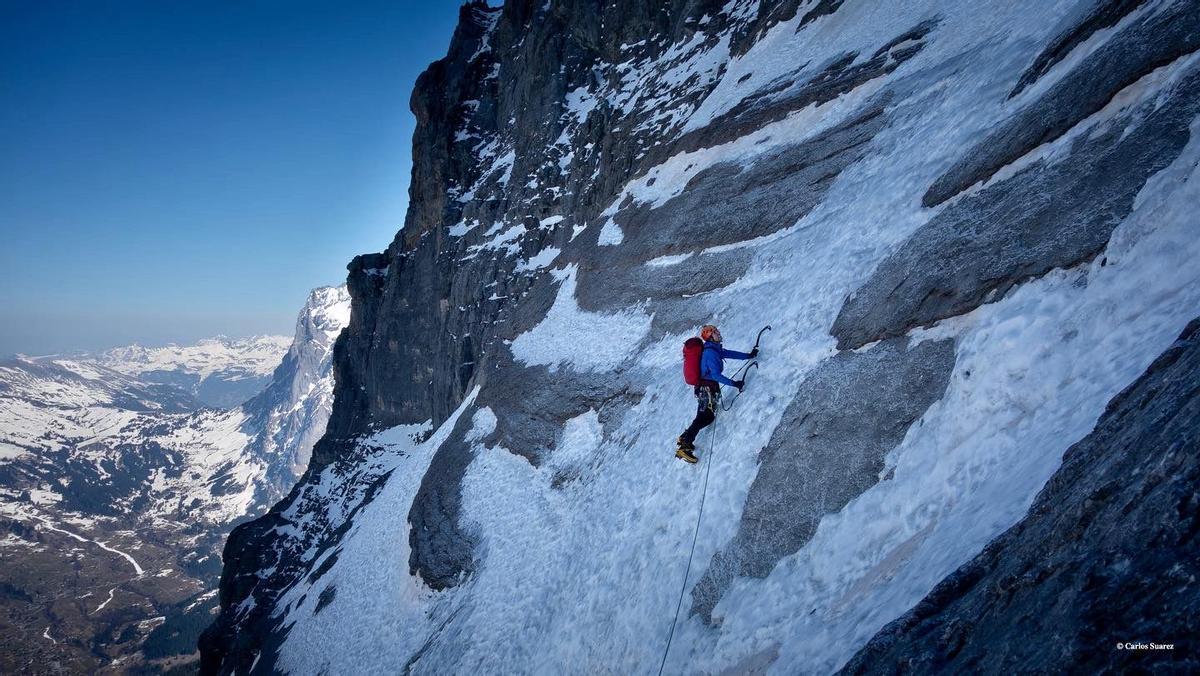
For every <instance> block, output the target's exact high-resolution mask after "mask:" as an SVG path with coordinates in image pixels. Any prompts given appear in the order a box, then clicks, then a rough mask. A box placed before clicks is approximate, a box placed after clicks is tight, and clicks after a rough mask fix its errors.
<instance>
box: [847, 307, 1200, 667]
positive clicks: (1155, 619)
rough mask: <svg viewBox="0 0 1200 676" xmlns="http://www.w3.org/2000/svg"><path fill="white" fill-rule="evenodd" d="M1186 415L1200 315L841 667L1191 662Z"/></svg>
mask: <svg viewBox="0 0 1200 676" xmlns="http://www.w3.org/2000/svg"><path fill="white" fill-rule="evenodd" d="M1197 419H1200V320H1197V321H1193V322H1192V323H1191V324H1190V325H1189V326H1188V327H1187V329H1186V330H1185V331H1184V332H1183V334H1182V335H1181V336H1180V337H1179V340H1178V341H1176V342H1175V344H1173V345H1172V346H1171V347H1170V348H1168V349H1167V350H1166V351H1165V352H1164V353H1163V354H1162V355H1160V356H1159V358H1158V359H1157V360H1155V362H1154V363H1153V364H1152V365H1151V366H1150V368H1148V369H1147V370H1146V372H1145V373H1144V374H1142V376H1141V377H1140V378H1138V380H1137V381H1136V382H1134V383H1133V384H1132V385H1130V386H1129V387H1128V388H1126V389H1125V391H1123V392H1122V393H1121V394H1119V395H1118V396H1116V397H1115V398H1114V399H1113V400H1112V401H1111V402H1109V405H1108V407H1107V409H1106V410H1105V412H1104V415H1102V416H1101V417H1100V420H1099V421H1098V422H1097V423H1096V427H1095V429H1094V430H1093V431H1092V432H1091V433H1090V434H1089V435H1088V436H1086V437H1084V438H1083V439H1082V440H1080V441H1079V442H1078V443H1076V444H1075V445H1074V446H1072V447H1071V448H1070V449H1068V450H1067V452H1066V454H1065V456H1064V457H1063V464H1062V467H1060V468H1059V470H1058V471H1057V472H1056V473H1055V474H1054V476H1053V477H1051V479H1050V481H1049V482H1047V484H1046V486H1045V487H1044V488H1043V489H1042V491H1041V493H1039V494H1038V497H1037V498H1036V499H1035V500H1034V503H1033V506H1032V507H1031V508H1030V510H1029V514H1028V515H1027V516H1026V517H1025V518H1024V519H1022V520H1021V521H1020V522H1019V523H1017V525H1015V526H1013V527H1012V528H1011V529H1009V530H1008V531H1007V532H1005V533H1004V534H1003V535H1002V536H1000V537H999V538H997V539H996V540H994V541H992V543H991V544H989V545H988V546H987V547H986V548H985V549H984V551H983V552H982V553H980V554H979V555H978V556H977V557H975V559H973V560H972V561H971V562H970V563H967V564H966V565H964V566H962V567H961V568H959V569H958V570H957V571H955V572H954V573H953V574H951V575H950V576H949V577H948V578H946V580H944V581H943V582H942V583H941V584H939V585H938V586H937V587H935V588H934V589H933V591H932V592H930V593H929V595H928V596H926V597H925V599H923V600H922V601H921V602H920V603H918V604H917V606H916V607H914V608H913V609H912V610H911V611H909V612H908V613H907V614H905V615H904V616H903V617H901V618H899V619H897V620H895V621H894V622H892V623H891V624H889V625H888V626H886V627H884V629H883V630H881V631H880V632H879V633H878V634H876V635H875V637H874V638H872V639H871V641H870V643H868V644H867V645H866V646H865V647H863V648H862V649H861V650H860V651H859V652H858V654H857V655H855V656H854V658H853V659H852V660H850V662H849V663H848V664H847V665H846V666H845V668H844V669H843V670H842V673H845V674H867V673H871V674H907V673H991V674H998V673H1034V672H1036V673H1092V674H1109V673H1111V674H1119V673H1178V674H1183V673H1196V672H1197V671H1200V656H1198V653H1197V651H1196V637H1197V636H1200V619H1198V618H1200V612H1198V611H1200V590H1198V588H1197V580H1200V539H1198V538H1197V534H1198V533H1200V497H1198V496H1200V426H1198V425H1197V424H1196V420H1197ZM1117 642H1138V643H1143V644H1147V645H1149V644H1150V643H1151V642H1155V643H1160V644H1174V649H1173V650H1153V649H1140V650H1122V649H1119V648H1118V647H1117Z"/></svg>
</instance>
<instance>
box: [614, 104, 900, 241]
mask: <svg viewBox="0 0 1200 676" xmlns="http://www.w3.org/2000/svg"><path fill="white" fill-rule="evenodd" d="M884 98H886V97H884ZM885 103H886V101H884V100H881V101H877V102H876V103H875V104H873V105H870V106H867V107H865V109H864V110H863V111H861V112H859V113H858V114H856V115H854V116H852V117H851V118H850V119H848V120H847V121H845V122H843V123H841V124H839V125H837V126H835V127H833V128H832V129H829V130H827V131H825V132H822V133H820V134H818V135H817V136H815V137H814V138H812V139H809V140H807V141H804V142H802V143H798V144H795V145H792V146H789V147H786V148H783V149H780V150H776V151H773V152H771V153H769V154H768V155H766V156H764V157H760V158H757V159H756V161H755V162H754V163H752V164H750V165H749V166H743V165H741V164H736V163H721V164H717V165H714V166H712V167H710V168H708V169H705V170H704V171H702V172H700V173H699V174H697V175H696V176H695V177H693V178H692V180H691V181H690V182H689V183H688V185H687V187H686V188H685V189H684V191H683V192H682V193H681V194H679V195H678V196H676V197H674V198H672V199H671V200H669V201H668V202H667V203H665V204H663V205H662V206H660V207H658V208H657V209H650V208H649V207H640V208H637V209H631V210H626V211H625V212H624V213H623V214H622V215H621V216H619V217H618V218H617V219H616V223H617V224H618V225H620V226H621V229H622V232H623V235H624V239H623V240H622V246H621V247H618V249H619V252H614V253H613V254H611V255H608V256H606V257H605V258H604V259H602V260H608V261H611V260H612V259H614V258H616V257H618V256H628V255H631V253H632V252H639V254H640V255H641V256H642V257H646V256H650V257H653V256H662V255H669V254H679V253H689V252H692V251H696V250H699V249H702V248H705V247H712V246H718V245H722V244H731V243H734V242H741V241H745V240H747V239H752V238H754V237H761V236H763V235H768V234H771V233H773V232H777V231H779V230H781V229H783V228H787V227H790V226H792V225H795V223H796V222H797V221H798V220H800V218H801V217H803V216H804V215H805V214H807V213H808V212H809V211H811V210H812V208H813V207H814V206H816V205H817V204H818V203H819V202H820V200H821V198H822V197H823V196H824V194H825V192H826V191H827V190H828V189H829V186H831V185H832V184H833V181H834V180H835V179H836V178H837V176H838V175H839V174H840V173H841V172H842V171H844V170H845V169H846V167H848V166H850V165H851V164H853V163H855V162H857V161H858V160H859V159H861V158H862V157H863V155H865V154H866V150H867V144H868V143H869V142H870V141H871V139H872V138H874V136H875V134H877V133H879V131H880V130H881V129H883V127H884V125H885V122H886V117H885V116H884V109H883V106H884V105H885Z"/></svg>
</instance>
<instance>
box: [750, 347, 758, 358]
mask: <svg viewBox="0 0 1200 676" xmlns="http://www.w3.org/2000/svg"><path fill="white" fill-rule="evenodd" d="M757 356H758V348H757V347H756V348H754V349H753V350H750V358H751V359H754V358H755V357H757Z"/></svg>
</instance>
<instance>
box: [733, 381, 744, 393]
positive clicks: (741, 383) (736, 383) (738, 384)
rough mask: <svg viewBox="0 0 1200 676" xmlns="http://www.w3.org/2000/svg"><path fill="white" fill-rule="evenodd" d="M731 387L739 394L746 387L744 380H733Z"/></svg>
mask: <svg viewBox="0 0 1200 676" xmlns="http://www.w3.org/2000/svg"><path fill="white" fill-rule="evenodd" d="M733 386H734V387H736V388H737V391H738V392H741V391H742V388H744V387H746V381H744V380H735V381H733Z"/></svg>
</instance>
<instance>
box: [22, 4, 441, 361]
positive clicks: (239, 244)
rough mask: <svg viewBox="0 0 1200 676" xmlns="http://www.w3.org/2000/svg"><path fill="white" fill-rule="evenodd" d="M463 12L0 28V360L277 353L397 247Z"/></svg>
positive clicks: (136, 7)
mask: <svg viewBox="0 0 1200 676" xmlns="http://www.w3.org/2000/svg"><path fill="white" fill-rule="evenodd" d="M460 4H461V3H460V2H459V1H458V0H438V1H436V2H383V1H379V2H362V3H354V4H353V5H351V6H346V5H343V4H339V3H334V2H329V1H313V0H300V1H298V2H295V3H289V4H287V5H286V6H283V5H280V4H279V3H278V2H273V1H271V0H255V1H250V2H179V3H169V4H163V3H157V2H151V1H149V0H133V1H130V2H125V3H119V4H115V5H112V4H88V3H84V4H66V3H53V2H51V3H24V4H13V3H9V4H7V5H5V6H4V7H3V8H0V19H2V21H0V37H2V38H3V44H0V54H2V55H3V59H0V61H2V63H0V73H2V74H3V75H2V77H3V81H4V83H5V90H6V91H5V94H6V96H5V98H6V104H7V105H6V106H5V107H4V108H3V109H0V147H2V148H3V150H4V152H2V153H0V186H2V187H3V189H4V193H5V199H4V200H0V238H2V241H3V246H0V270H2V271H0V356H10V355H12V354H15V353H24V354H29V355H44V354H55V353H63V352H77V351H97V350H102V349H107V348H110V347H116V346H121V345H128V344H132V343H138V344H141V345H146V346H156V345H163V344H167V343H172V342H174V343H178V344H188V343H194V342H195V341H196V340H199V339H201V338H208V337H213V336H216V335H219V334H223V335H226V336H231V337H243V336H249V335H261V334H275V335H289V336H290V335H291V334H292V332H293V329H294V323H295V318H296V314H297V313H298V312H299V311H300V308H301V307H302V306H303V304H304V301H305V298H306V297H307V294H308V292H309V290H310V289H312V288H315V287H319V286H324V285H336V284H341V283H342V282H344V281H345V274H346V272H345V266H346V264H347V263H348V262H349V261H350V259H351V257H353V256H354V255H356V254H359V253H365V252H371V251H380V250H382V249H383V248H385V247H386V246H387V245H388V244H389V243H390V242H391V240H392V238H393V237H394V235H395V234H396V232H397V231H398V230H399V229H400V227H401V225H402V223H403V218H404V213H405V210H406V208H407V198H408V181H409V172H410V167H411V156H410V154H411V136H412V130H413V126H414V120H413V117H412V114H411V113H410V112H409V110H408V98H409V95H410V92H411V89H412V86H413V83H414V82H415V80H416V77H417V75H418V74H419V73H420V72H421V71H423V70H424V69H425V67H426V66H427V65H428V64H429V63H430V62H431V61H434V60H436V59H439V58H441V57H442V56H444V54H445V51H446V48H447V46H448V44H449V40H450V36H451V33H452V32H453V29H454V25H455V23H456V21H457V17H458V7H459V5H460ZM285 9H286V11H284V10H285Z"/></svg>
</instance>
